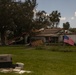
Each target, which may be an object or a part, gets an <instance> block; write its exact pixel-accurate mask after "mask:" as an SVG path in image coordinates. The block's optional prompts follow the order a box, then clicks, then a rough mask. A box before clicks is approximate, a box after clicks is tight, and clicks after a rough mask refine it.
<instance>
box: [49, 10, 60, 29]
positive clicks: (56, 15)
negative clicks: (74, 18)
mask: <svg viewBox="0 0 76 75" xmlns="http://www.w3.org/2000/svg"><path fill="white" fill-rule="evenodd" d="M60 17H61V14H60V12H58V11H57V10H56V11H52V13H51V14H50V15H49V19H50V22H51V23H52V25H51V26H52V27H56V28H57V27H58V24H59V22H60Z"/></svg>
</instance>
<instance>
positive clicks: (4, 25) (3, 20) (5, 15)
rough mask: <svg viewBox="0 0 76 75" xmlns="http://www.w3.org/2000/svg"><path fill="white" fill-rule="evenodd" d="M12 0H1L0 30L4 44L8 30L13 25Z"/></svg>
mask: <svg viewBox="0 0 76 75" xmlns="http://www.w3.org/2000/svg"><path fill="white" fill-rule="evenodd" d="M12 3H13V1H12V0H0V32H1V42H2V45H4V44H5V35H6V31H7V30H8V29H9V28H10V27H11V26H12V25H13V21H12V18H11V10H10V7H11V5H12Z"/></svg>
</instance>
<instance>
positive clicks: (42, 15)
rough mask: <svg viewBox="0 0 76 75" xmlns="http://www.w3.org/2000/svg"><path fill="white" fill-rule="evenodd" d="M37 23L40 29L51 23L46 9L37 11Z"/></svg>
mask: <svg viewBox="0 0 76 75" xmlns="http://www.w3.org/2000/svg"><path fill="white" fill-rule="evenodd" d="M35 24H36V27H37V28H38V29H40V28H46V27H47V26H48V25H49V21H48V17H47V15H46V12H45V11H44V10H43V11H38V12H37V13H36V18H35Z"/></svg>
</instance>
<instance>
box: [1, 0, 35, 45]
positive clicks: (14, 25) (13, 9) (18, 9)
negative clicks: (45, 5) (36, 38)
mask: <svg viewBox="0 0 76 75" xmlns="http://www.w3.org/2000/svg"><path fill="white" fill-rule="evenodd" d="M35 6H36V0H25V2H21V0H19V1H18V2H16V1H15V0H0V32H1V42H2V45H4V44H5V36H6V35H5V34H6V31H7V30H12V31H14V32H15V33H17V34H18V35H19V34H20V33H22V32H26V33H28V34H30V33H31V31H32V28H33V14H34V13H33V9H34V8H35Z"/></svg>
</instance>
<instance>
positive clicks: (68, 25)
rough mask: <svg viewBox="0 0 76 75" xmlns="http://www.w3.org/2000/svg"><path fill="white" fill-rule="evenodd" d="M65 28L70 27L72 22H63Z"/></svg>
mask: <svg viewBox="0 0 76 75" xmlns="http://www.w3.org/2000/svg"><path fill="white" fill-rule="evenodd" d="M63 28H64V29H65V30H68V29H69V28H70V23H69V22H66V23H63Z"/></svg>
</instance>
